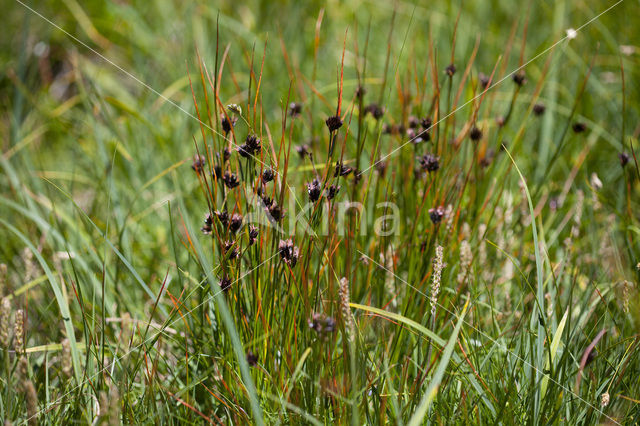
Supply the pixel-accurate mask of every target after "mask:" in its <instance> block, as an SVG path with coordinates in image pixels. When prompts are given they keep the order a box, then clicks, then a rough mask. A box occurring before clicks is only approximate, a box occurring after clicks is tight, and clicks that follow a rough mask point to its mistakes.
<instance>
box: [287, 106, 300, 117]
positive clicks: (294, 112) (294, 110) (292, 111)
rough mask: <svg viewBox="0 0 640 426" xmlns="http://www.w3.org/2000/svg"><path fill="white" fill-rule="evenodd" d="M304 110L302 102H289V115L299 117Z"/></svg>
mask: <svg viewBox="0 0 640 426" xmlns="http://www.w3.org/2000/svg"><path fill="white" fill-rule="evenodd" d="M301 112H302V104H301V103H299V102H291V103H290V104H289V115H290V116H291V117H297V116H299V115H300V113H301Z"/></svg>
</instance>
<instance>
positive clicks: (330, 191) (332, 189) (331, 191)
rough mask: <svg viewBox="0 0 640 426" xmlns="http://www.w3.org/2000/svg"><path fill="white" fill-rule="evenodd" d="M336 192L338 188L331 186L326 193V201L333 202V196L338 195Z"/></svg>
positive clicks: (338, 190)
mask: <svg viewBox="0 0 640 426" xmlns="http://www.w3.org/2000/svg"><path fill="white" fill-rule="evenodd" d="M338 192H340V186H338V185H331V186H330V187H329V189H327V191H326V195H327V200H333V199H334V198H335V196H336V195H338Z"/></svg>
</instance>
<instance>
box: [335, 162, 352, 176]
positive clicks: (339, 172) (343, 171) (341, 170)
mask: <svg viewBox="0 0 640 426" xmlns="http://www.w3.org/2000/svg"><path fill="white" fill-rule="evenodd" d="M352 171H353V169H352V168H351V167H349V166H345V165H344V164H342V162H341V161H337V162H336V171H335V173H334V174H333V176H334V177H337V176H347V175H348V174H349V173H351V172H352Z"/></svg>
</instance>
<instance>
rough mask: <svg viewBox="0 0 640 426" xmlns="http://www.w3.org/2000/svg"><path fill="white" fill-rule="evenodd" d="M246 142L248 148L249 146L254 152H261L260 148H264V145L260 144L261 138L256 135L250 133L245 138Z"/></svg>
mask: <svg viewBox="0 0 640 426" xmlns="http://www.w3.org/2000/svg"><path fill="white" fill-rule="evenodd" d="M244 143H245V144H246V145H247V148H249V151H250V152H251V153H252V154H255V153H257V152H260V150H261V149H262V145H260V138H259V137H257V136H256V135H248V136H247V138H246V139H245V140H244Z"/></svg>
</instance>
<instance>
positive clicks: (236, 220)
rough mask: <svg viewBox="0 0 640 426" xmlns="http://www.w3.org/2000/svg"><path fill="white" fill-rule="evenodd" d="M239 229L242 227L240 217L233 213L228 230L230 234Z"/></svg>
mask: <svg viewBox="0 0 640 426" xmlns="http://www.w3.org/2000/svg"><path fill="white" fill-rule="evenodd" d="M240 227H242V215H240V214H238V213H234V214H233V216H231V221H230V222H229V229H230V230H231V232H237V231H238V229H240Z"/></svg>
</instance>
